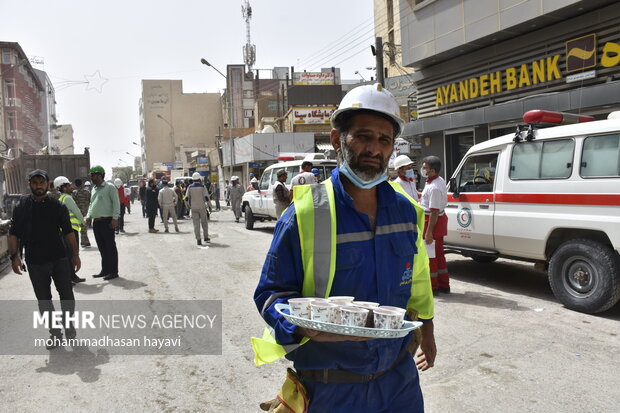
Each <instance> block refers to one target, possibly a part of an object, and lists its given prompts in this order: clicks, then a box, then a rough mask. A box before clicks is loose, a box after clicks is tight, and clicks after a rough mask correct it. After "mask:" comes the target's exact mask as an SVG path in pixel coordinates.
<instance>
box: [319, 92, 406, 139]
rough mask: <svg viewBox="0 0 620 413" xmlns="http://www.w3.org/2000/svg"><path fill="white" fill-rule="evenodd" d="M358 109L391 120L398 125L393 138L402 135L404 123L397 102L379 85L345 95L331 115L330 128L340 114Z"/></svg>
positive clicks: (333, 125)
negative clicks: (372, 112)
mask: <svg viewBox="0 0 620 413" xmlns="http://www.w3.org/2000/svg"><path fill="white" fill-rule="evenodd" d="M360 109H365V110H371V111H375V112H380V113H382V114H384V115H386V116H388V117H389V118H390V119H392V120H393V121H394V123H396V124H397V125H398V130H397V131H395V136H394V137H395V138H397V137H399V136H400V135H401V133H403V128H404V127H405V122H404V121H403V120H402V119H401V118H400V115H399V112H400V108H399V106H398V102H396V99H395V98H394V95H392V94H391V93H390V92H389V91H388V90H387V89H385V88H384V87H383V86H382V85H381V83H375V84H374V85H363V86H358V87H356V88H355V89H353V90H351V91H350V92H349V93H347V94H346V95H345V96H344V97H343V98H342V101H341V102H340V105H338V109H337V110H336V111H335V112H334V113H333V114H332V117H331V124H332V127H335V123H334V121H335V120H336V118H337V117H338V115H340V114H341V113H343V112H347V111H350V110H360Z"/></svg>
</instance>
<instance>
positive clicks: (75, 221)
mask: <svg viewBox="0 0 620 413" xmlns="http://www.w3.org/2000/svg"><path fill="white" fill-rule="evenodd" d="M68 196H69V195H68V194H62V195H60V197H58V200H59V201H60V202H62V203H63V204H64V203H65V199H66V198H67V197H68ZM67 210H69V208H67ZM69 219H70V220H71V227H72V228H73V229H74V230H75V231H77V232H80V231H82V226H81V225H80V220H79V219H77V217H76V216H75V214H74V213H73V212H72V211H71V210H69Z"/></svg>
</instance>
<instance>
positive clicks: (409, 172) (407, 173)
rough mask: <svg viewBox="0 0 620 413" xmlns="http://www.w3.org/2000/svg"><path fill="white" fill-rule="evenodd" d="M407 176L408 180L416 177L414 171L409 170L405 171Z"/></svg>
mask: <svg viewBox="0 0 620 413" xmlns="http://www.w3.org/2000/svg"><path fill="white" fill-rule="evenodd" d="M405 176H406V177H407V178H409V179H411V178H413V176H414V175H413V169H407V170H406V171H405Z"/></svg>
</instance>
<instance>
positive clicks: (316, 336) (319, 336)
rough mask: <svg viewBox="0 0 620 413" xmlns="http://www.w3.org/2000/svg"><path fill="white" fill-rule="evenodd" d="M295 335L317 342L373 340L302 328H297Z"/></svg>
mask: <svg viewBox="0 0 620 413" xmlns="http://www.w3.org/2000/svg"><path fill="white" fill-rule="evenodd" d="M297 334H299V335H300V336H302V337H308V338H309V339H310V340H313V341H318V342H336V341H368V340H373V339H372V338H370V337H357V336H345V335H343V334H334V333H325V332H323V331H317V330H311V329H309V328H304V327H297Z"/></svg>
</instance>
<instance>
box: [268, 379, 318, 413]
mask: <svg viewBox="0 0 620 413" xmlns="http://www.w3.org/2000/svg"><path fill="white" fill-rule="evenodd" d="M308 403H309V401H308V392H307V391H306V388H305V387H304V385H303V384H302V383H301V381H300V380H299V377H298V376H297V373H295V371H294V370H293V369H290V368H289V369H286V380H285V381H284V384H283V385H282V388H281V389H280V392H279V393H278V396H277V397H276V398H275V399H273V400H270V401H268V402H263V403H261V404H260V408H261V410H263V411H266V412H274V413H306V412H307V411H308Z"/></svg>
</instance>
